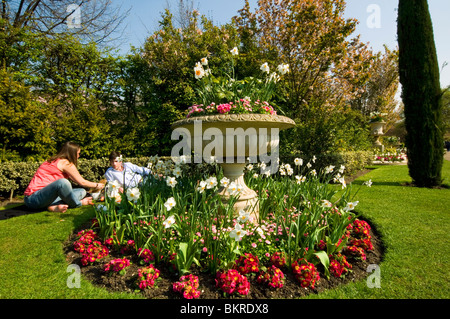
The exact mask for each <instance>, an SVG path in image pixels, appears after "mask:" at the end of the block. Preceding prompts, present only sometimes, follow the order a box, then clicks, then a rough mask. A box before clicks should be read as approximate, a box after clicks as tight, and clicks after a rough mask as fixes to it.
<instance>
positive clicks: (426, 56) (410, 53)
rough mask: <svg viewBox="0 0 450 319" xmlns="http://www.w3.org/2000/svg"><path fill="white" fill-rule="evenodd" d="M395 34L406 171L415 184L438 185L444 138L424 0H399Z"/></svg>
mask: <svg viewBox="0 0 450 319" xmlns="http://www.w3.org/2000/svg"><path fill="white" fill-rule="evenodd" d="M397 35H398V45H399V73H400V83H401V85H402V100H403V104H404V109H405V126H406V131H407V135H406V141H405V144H406V148H407V156H408V168H409V175H410V176H411V178H412V180H413V183H414V184H415V185H417V186H420V187H433V186H438V185H440V184H441V182H442V178H441V171H442V164H443V147H444V138H443V125H442V106H441V88H440V83H439V66H438V61H437V55H436V47H435V44H434V35H433V25H432V22H431V17H430V12H429V9H428V3H427V0H399V6H398V20H397Z"/></svg>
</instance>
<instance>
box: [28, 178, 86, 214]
mask: <svg viewBox="0 0 450 319" xmlns="http://www.w3.org/2000/svg"><path fill="white" fill-rule="evenodd" d="M85 196H86V190H84V189H83V188H72V184H71V183H70V182H69V180H67V179H65V178H62V179H59V180H57V181H54V182H53V183H51V184H49V185H47V186H45V187H44V188H42V189H40V190H38V191H36V192H34V193H33V194H31V195H30V196H25V199H24V202H25V205H27V206H28V207H30V208H34V209H42V208H47V207H49V206H54V205H60V204H66V205H69V207H70V208H75V207H80V206H81V200H82V199H83V198H84V197H85Z"/></svg>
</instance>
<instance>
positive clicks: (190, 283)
mask: <svg viewBox="0 0 450 319" xmlns="http://www.w3.org/2000/svg"><path fill="white" fill-rule="evenodd" d="M198 286H199V283H198V277H197V276H194V275H192V274H189V275H185V276H181V277H180V281H177V282H175V283H174V284H173V286H172V287H173V290H174V291H176V292H179V293H182V294H183V297H184V298H186V299H195V298H198V297H200V291H198V290H197V289H198Z"/></svg>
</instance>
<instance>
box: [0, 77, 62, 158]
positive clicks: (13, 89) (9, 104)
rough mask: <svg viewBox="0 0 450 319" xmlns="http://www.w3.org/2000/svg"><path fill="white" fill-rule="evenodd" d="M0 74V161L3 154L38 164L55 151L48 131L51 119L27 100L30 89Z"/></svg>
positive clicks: (48, 113) (40, 104)
mask: <svg viewBox="0 0 450 319" xmlns="http://www.w3.org/2000/svg"><path fill="white" fill-rule="evenodd" d="M15 75H16V74H12V73H8V72H6V71H4V70H0V109H1V112H0V147H1V148H2V150H1V156H0V161H4V160H6V159H7V158H6V153H7V152H8V153H11V152H12V153H18V154H21V155H22V157H23V158H24V159H27V160H42V159H43V158H45V157H47V156H49V155H50V154H51V153H52V152H54V150H55V144H56V143H55V141H54V140H53V139H52V136H53V135H52V131H51V128H50V127H49V123H51V121H52V119H53V118H54V117H53V115H52V113H51V112H50V110H48V109H47V108H46V107H45V106H44V105H43V104H42V103H39V102H37V101H33V100H32V99H31V92H30V88H29V87H27V86H25V85H24V84H23V82H20V81H17V80H15V79H14V78H15Z"/></svg>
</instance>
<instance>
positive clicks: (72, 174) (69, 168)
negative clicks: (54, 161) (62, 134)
mask: <svg viewBox="0 0 450 319" xmlns="http://www.w3.org/2000/svg"><path fill="white" fill-rule="evenodd" d="M58 168H59V169H60V170H61V171H62V172H63V173H67V175H69V178H70V179H71V180H72V181H74V182H75V183H77V184H78V185H80V186H81V187H86V188H100V189H101V188H103V187H104V185H103V184H101V183H94V182H90V181H88V180H86V179H84V178H83V176H81V175H80V173H79V172H78V169H77V168H76V167H75V165H73V164H71V163H69V161H67V160H61V161H60V162H59V163H58Z"/></svg>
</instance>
